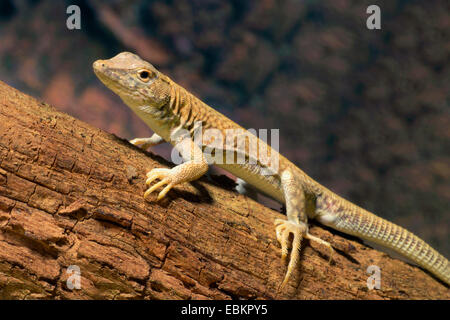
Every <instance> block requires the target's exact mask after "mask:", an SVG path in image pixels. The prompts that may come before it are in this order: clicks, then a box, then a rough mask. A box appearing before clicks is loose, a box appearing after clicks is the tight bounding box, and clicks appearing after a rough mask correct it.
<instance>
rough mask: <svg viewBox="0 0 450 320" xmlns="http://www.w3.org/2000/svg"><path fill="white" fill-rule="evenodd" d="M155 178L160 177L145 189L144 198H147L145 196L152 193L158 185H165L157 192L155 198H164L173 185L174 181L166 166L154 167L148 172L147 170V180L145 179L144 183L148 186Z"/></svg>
mask: <svg viewBox="0 0 450 320" xmlns="http://www.w3.org/2000/svg"><path fill="white" fill-rule="evenodd" d="M156 179H161V181H159V182H158V183H156V184H154V185H153V186H151V187H150V188H148V189H147V191H145V193H144V199H146V200H147V197H148V196H149V195H150V194H151V193H153V192H154V191H155V190H156V189H158V188H159V187H161V186H163V185H166V187H165V188H164V189H163V190H162V191H161V192H160V193H159V194H158V198H157V200H161V199H162V198H164V197H165V196H166V194H167V192H169V191H170V189H172V187H173V186H174V183H173V182H172V179H171V174H170V169H167V168H155V169H153V170H151V171H149V172H147V180H146V181H145V184H146V185H147V186H149V185H150V184H151V183H152V182H153V181H155V180H156Z"/></svg>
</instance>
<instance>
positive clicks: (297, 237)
mask: <svg viewBox="0 0 450 320" xmlns="http://www.w3.org/2000/svg"><path fill="white" fill-rule="evenodd" d="M275 226H276V227H275V232H276V235H277V240H278V242H279V243H280V244H281V259H282V260H283V262H285V261H286V258H287V255H288V249H289V247H290V246H291V242H290V241H289V237H290V235H291V234H292V235H293V239H292V251H291V258H290V260H289V265H288V269H287V271H286V275H285V277H284V280H283V282H282V284H281V286H280V289H282V288H283V287H284V286H285V284H286V283H287V281H288V279H289V277H290V275H291V273H292V270H294V268H295V267H296V266H297V264H298V260H299V257H300V245H301V242H302V239H303V237H304V236H305V235H306V234H307V232H308V227H307V226H306V224H303V223H302V224H296V223H293V222H291V221H287V220H283V219H275Z"/></svg>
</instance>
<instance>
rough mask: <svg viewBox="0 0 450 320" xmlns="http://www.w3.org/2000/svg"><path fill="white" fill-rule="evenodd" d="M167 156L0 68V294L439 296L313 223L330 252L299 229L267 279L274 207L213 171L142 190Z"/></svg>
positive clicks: (428, 282) (395, 265) (399, 266)
mask: <svg viewBox="0 0 450 320" xmlns="http://www.w3.org/2000/svg"><path fill="white" fill-rule="evenodd" d="M167 165H169V164H168V163H166V162H165V161H164V160H163V159H161V158H159V157H157V156H154V155H152V154H151V153H147V152H144V151H142V150H139V149H138V148H136V147H134V146H132V145H131V144H129V143H128V142H127V141H125V140H122V139H120V138H117V137H115V136H114V135H111V134H109V133H106V132H103V131H101V130H99V129H96V128H93V127H92V126H90V125H88V124H85V123H83V122H81V121H79V120H77V119H74V118H72V117H70V116H68V115H66V114H63V113H61V112H58V111H56V110H55V109H54V108H52V107H50V106H48V105H47V104H45V103H41V102H39V101H36V100H35V99H33V98H31V97H29V96H27V95H25V94H23V93H21V92H18V91H17V90H15V89H12V88H10V87H8V86H7V85H5V84H4V83H1V82H0V230H1V232H0V298H1V299H10V298H12V299H24V298H26V299H41V298H44V299H113V298H115V299H130V298H132V299H234V298H239V299H255V298H258V299H286V298H287V299H421V298H430V299H439V298H441V299H449V298H450V295H449V290H448V288H447V287H446V286H445V285H443V284H442V283H441V282H439V281H437V280H436V279H435V278H433V277H432V276H430V275H429V274H428V273H425V272H424V271H422V270H421V269H419V268H416V267H413V266H410V265H408V264H406V263H404V262H401V261H399V260H395V259H391V258H390V257H388V256H387V255H386V254H384V253H381V252H379V251H376V250H373V249H370V248H368V247H367V246H364V245H363V244H361V243H360V242H358V241H357V240H355V239H353V238H351V237H347V236H344V237H343V236H342V235H338V234H336V233H335V232H334V231H328V230H327V229H323V228H321V227H319V226H315V225H313V226H312V227H311V233H312V234H314V235H316V236H318V237H320V238H322V239H324V240H326V241H329V242H330V243H331V244H332V245H333V246H334V247H335V248H336V249H337V251H336V253H335V255H334V256H333V262H332V263H331V264H329V263H328V253H329V252H328V250H327V248H323V247H321V246H318V245H317V244H314V243H308V242H305V245H304V246H303V250H302V257H301V267H300V268H299V270H298V272H297V273H296V274H294V276H293V277H292V279H291V280H290V281H289V284H288V286H287V287H286V288H284V290H282V291H278V286H279V284H280V283H281V281H282V280H283V277H284V274H285V271H286V266H285V265H284V264H283V263H282V261H281V259H280V246H279V245H278V243H277V241H276V239H275V231H274V226H273V221H274V219H275V218H282V217H283V215H282V214H281V213H279V212H275V211H273V210H271V209H269V208H267V207H264V206H263V205H261V204H258V203H257V202H255V201H253V200H251V199H249V198H247V197H245V196H242V195H240V194H238V193H236V192H234V191H233V190H232V188H233V186H234V183H233V182H232V181H231V180H229V179H228V178H225V177H215V178H214V179H213V180H214V181H213V182H208V181H207V179H206V178H203V179H201V180H199V181H198V182H195V183H192V184H185V185H183V186H179V187H176V188H175V189H174V190H172V191H170V192H169V194H168V197H167V199H165V200H163V201H161V202H159V203H157V202H156V201H155V196H154V195H153V196H152V198H151V201H149V202H145V201H144V199H143V192H144V190H145V183H144V177H145V173H146V172H147V171H148V170H150V169H151V168H154V167H159V166H167ZM369 265H376V266H379V268H380V270H381V288H380V289H379V290H369V289H368V287H367V278H368V277H369V276H370V275H369V274H368V273H366V270H367V268H368V266H369ZM69 266H77V267H78V268H79V270H80V274H81V278H80V279H81V282H80V287H81V288H80V289H76V288H75V289H70V287H71V285H70V284H76V282H73V281H72V280H73V279H74V274H71V273H69V272H68V268H69ZM71 268H73V267H71ZM71 268H69V269H71ZM67 280H71V281H72V282H70V281H69V282H68V281H67Z"/></svg>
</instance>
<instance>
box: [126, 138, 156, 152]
mask: <svg viewBox="0 0 450 320" xmlns="http://www.w3.org/2000/svg"><path fill="white" fill-rule="evenodd" d="M148 139H149V138H136V139H133V140H130V143H131V144H133V145H135V146H137V147H141V148H142V149H144V150H147V149H148V148H149V147H151V146H152V144H151V143H149V141H148Z"/></svg>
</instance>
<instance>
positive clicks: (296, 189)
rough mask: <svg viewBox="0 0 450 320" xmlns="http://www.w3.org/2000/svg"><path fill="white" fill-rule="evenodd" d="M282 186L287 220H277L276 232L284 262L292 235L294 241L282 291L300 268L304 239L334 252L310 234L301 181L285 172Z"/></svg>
mask: <svg viewBox="0 0 450 320" xmlns="http://www.w3.org/2000/svg"><path fill="white" fill-rule="evenodd" d="M281 185H282V187H283V192H284V196H285V200H286V214H287V220H283V219H275V226H276V227H275V231H276V236H277V240H278V242H279V243H280V244H281V258H282V259H283V261H286V258H287V254H288V248H289V247H290V235H291V234H292V236H293V239H292V250H291V256H290V261H289V264H288V268H287V271H286V275H285V277H284V280H283V282H282V284H281V286H280V289H282V288H283V287H284V286H285V285H286V283H287V282H288V280H289V277H290V275H291V274H292V271H293V270H294V269H295V268H296V267H297V266H298V262H299V257H300V248H301V242H302V240H303V238H305V239H310V240H312V241H316V242H318V243H320V244H322V245H325V246H327V247H328V248H330V249H331V251H332V252H333V248H332V247H331V245H330V244H329V243H328V242H326V241H323V240H321V239H319V238H317V237H314V236H312V235H310V234H309V232H308V223H307V222H308V217H307V215H306V197H305V191H304V189H303V186H302V184H301V183H300V181H299V179H297V178H296V177H295V175H293V174H292V172H291V171H290V170H285V171H283V172H282V174H281ZM330 259H331V255H330Z"/></svg>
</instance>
